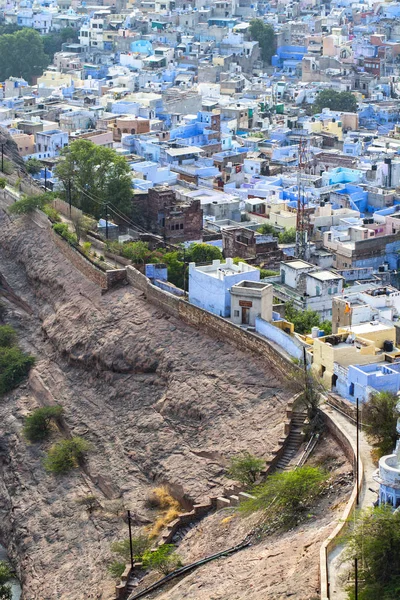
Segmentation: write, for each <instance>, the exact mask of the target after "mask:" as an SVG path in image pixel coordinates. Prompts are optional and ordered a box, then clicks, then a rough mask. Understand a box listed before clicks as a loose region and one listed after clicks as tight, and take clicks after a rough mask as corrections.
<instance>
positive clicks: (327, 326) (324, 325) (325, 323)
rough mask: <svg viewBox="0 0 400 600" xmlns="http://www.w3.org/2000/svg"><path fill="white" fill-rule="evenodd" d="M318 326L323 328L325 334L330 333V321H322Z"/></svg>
mask: <svg viewBox="0 0 400 600" xmlns="http://www.w3.org/2000/svg"><path fill="white" fill-rule="evenodd" d="M319 328H320V329H322V330H323V332H324V333H325V335H330V334H331V333H332V322H331V321H322V323H321V325H320V326H319Z"/></svg>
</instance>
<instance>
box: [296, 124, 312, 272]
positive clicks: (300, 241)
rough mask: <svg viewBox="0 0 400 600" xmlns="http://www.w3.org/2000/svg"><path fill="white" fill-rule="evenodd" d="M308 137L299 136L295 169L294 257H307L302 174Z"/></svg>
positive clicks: (306, 223) (306, 227)
mask: <svg viewBox="0 0 400 600" xmlns="http://www.w3.org/2000/svg"><path fill="white" fill-rule="evenodd" d="M308 142H309V140H308V137H307V135H301V136H300V138H299V164H298V170H297V220H296V250H295V253H296V258H301V259H303V260H304V259H307V258H308V234H309V229H310V226H309V222H308V211H306V198H305V185H304V178H303V175H304V173H305V170H306V167H307V164H308Z"/></svg>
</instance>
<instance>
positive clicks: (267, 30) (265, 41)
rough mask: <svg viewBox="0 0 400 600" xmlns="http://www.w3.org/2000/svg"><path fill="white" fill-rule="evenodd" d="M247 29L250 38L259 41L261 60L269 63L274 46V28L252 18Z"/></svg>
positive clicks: (273, 52)
mask: <svg viewBox="0 0 400 600" xmlns="http://www.w3.org/2000/svg"><path fill="white" fill-rule="evenodd" d="M249 31H250V36H251V38H252V39H253V40H255V41H256V42H258V43H259V46H260V50H261V58H262V60H263V61H264V62H266V63H268V64H270V63H271V58H272V56H273V55H274V54H275V48H276V43H275V32H274V28H273V27H272V26H271V25H268V23H264V21H262V20H261V19H252V20H251V21H250V30H249Z"/></svg>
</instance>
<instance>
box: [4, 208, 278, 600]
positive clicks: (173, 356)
mask: <svg viewBox="0 0 400 600" xmlns="http://www.w3.org/2000/svg"><path fill="white" fill-rule="evenodd" d="M0 272H1V273H2V274H3V275H4V276H5V277H6V279H7V281H8V283H9V284H10V286H11V287H12V289H13V291H14V292H15V293H16V294H18V295H19V296H20V297H21V298H22V299H23V300H24V301H25V302H27V304H28V305H29V306H30V307H31V309H32V311H33V314H32V315H29V314H27V313H25V312H24V311H23V310H22V309H21V308H20V307H16V306H15V305H14V306H12V305H10V304H8V306H9V310H8V313H7V320H8V321H9V322H11V323H12V324H13V325H14V326H16V327H17V328H18V330H19V332H20V336H21V342H22V344H23V346H24V348H25V349H27V350H29V351H32V352H33V353H35V354H36V356H37V364H36V367H35V369H34V371H33V373H32V375H31V386H23V387H22V388H20V389H19V390H17V391H16V392H14V393H12V394H10V395H9V396H8V397H6V398H3V399H1V400H0V411H1V415H2V419H1V422H0V538H2V539H3V540H4V541H5V543H6V544H7V546H8V549H9V551H10V554H11V555H12V556H13V557H14V558H15V559H16V561H17V562H18V564H19V566H20V571H21V577H22V580H23V584H24V598H27V599H32V600H33V599H37V600H39V599H40V600H47V599H48V600H50V599H56V598H57V599H69V600H73V599H77V600H78V599H82V598H109V597H110V592H111V590H112V584H113V582H112V580H111V579H110V577H109V576H108V575H107V573H106V563H107V561H108V560H109V558H110V552H109V546H110V542H111V541H112V540H113V539H116V538H120V537H121V536H126V525H125V524H124V522H123V521H122V519H121V518H119V517H117V516H115V512H118V511H117V510H116V504H117V502H121V504H122V503H123V504H124V505H125V506H127V507H129V508H130V509H131V510H133V511H134V512H135V513H137V514H138V515H139V516H138V522H139V521H140V520H141V516H145V513H146V511H145V508H144V501H145V498H146V494H147V493H148V491H149V489H150V488H151V487H152V486H153V485H154V482H159V481H168V482H170V483H173V484H176V486H177V489H179V490H180V491H181V492H182V493H185V494H187V495H188V496H190V497H192V498H193V499H196V500H198V499H200V498H202V497H205V496H207V495H208V494H209V493H215V492H218V491H220V490H221V487H222V484H223V482H224V478H223V471H224V470H223V465H224V461H225V458H226V457H227V456H229V455H230V454H232V453H234V452H237V451H239V450H242V449H249V450H251V451H252V452H254V453H255V454H259V455H267V454H268V453H269V451H270V450H271V449H272V448H273V447H274V446H275V445H276V443H277V440H278V438H279V437H280V436H281V434H282V426H281V422H282V419H283V415H284V409H285V405H286V402H287V400H288V398H289V393H288V392H286V391H285V389H284V383H283V382H282V381H279V380H278V379H277V378H276V376H275V375H274V370H273V366H272V365H266V364H265V363H264V362H262V361H261V360H259V359H256V358H254V357H253V356H250V355H247V354H245V353H242V352H239V351H238V350H236V349H235V348H233V347H232V346H231V345H229V344H227V343H224V342H223V341H217V340H216V339H213V338H210V337H208V336H207V335H205V334H203V333H201V332H198V331H196V330H194V329H191V328H190V327H188V326H185V325H184V324H182V323H181V322H179V321H177V320H175V319H173V318H170V317H168V315H166V314H164V313H163V312H162V311H161V310H160V309H158V308H155V307H154V306H152V305H150V304H148V303H146V302H145V301H144V299H143V298H142V296H141V294H140V293H139V292H137V291H135V290H134V289H133V288H131V287H125V288H121V289H119V290H115V291H113V292H110V293H108V294H106V295H104V296H101V295H100V291H99V289H98V288H97V287H96V286H95V285H94V284H92V283H91V282H89V281H88V280H86V279H85V278H84V277H83V276H82V275H81V274H80V273H79V272H78V271H77V270H76V269H75V268H74V267H73V266H72V265H71V264H70V263H69V262H68V261H67V260H66V259H65V258H64V256H63V255H62V254H61V253H60V252H59V250H58V249H57V248H56V247H55V246H54V244H53V242H52V240H51V237H50V236H49V233H48V231H47V230H46V229H45V228H43V229H42V228H40V227H38V226H37V225H35V224H33V223H32V222H31V221H30V220H29V219H25V220H17V221H15V222H13V223H12V222H10V221H9V219H8V218H7V217H5V216H4V214H3V213H1V214H0ZM52 399H54V400H56V401H57V402H59V403H61V404H62V405H63V407H64V409H65V416H66V426H67V428H68V430H69V432H70V433H72V434H76V435H82V436H84V437H85V438H86V439H87V440H89V441H90V442H91V443H92V445H93V451H92V453H91V454H90V457H89V459H88V462H87V467H86V473H84V472H82V471H79V472H78V471H77V472H76V473H74V474H71V475H70V476H68V477H64V478H55V477H53V476H50V475H48V474H47V473H46V472H45V471H44V469H43V466H42V460H43V456H44V450H45V449H46V447H45V445H42V446H40V445H29V444H27V443H26V442H25V440H24V439H23V437H22V435H21V428H22V424H23V416H24V414H26V413H27V412H29V411H30V410H31V409H32V408H34V407H36V406H37V405H38V403H39V402H43V401H52ZM88 493H94V494H95V495H96V496H97V497H98V498H99V501H100V502H101V505H102V510H100V511H96V512H95V513H94V514H93V515H91V516H89V515H88V514H87V512H86V511H85V510H84V509H83V508H82V506H81V505H80V504H79V503H78V502H77V499H79V498H82V497H83V496H85V495H87V494H88ZM117 499H118V500H117Z"/></svg>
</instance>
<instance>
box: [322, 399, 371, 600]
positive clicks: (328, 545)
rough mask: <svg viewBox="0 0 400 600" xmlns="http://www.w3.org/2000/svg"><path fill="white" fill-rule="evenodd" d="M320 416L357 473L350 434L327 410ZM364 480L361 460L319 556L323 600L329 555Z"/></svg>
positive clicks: (326, 595) (326, 593)
mask: <svg viewBox="0 0 400 600" xmlns="http://www.w3.org/2000/svg"><path fill="white" fill-rule="evenodd" d="M320 414H321V415H322V417H323V419H324V422H325V425H326V427H327V429H328V431H329V432H330V433H331V435H332V436H333V437H334V438H335V439H336V440H337V442H338V443H339V445H340V447H341V448H342V449H343V450H344V453H345V455H346V457H347V459H348V460H349V461H350V462H351V463H352V464H353V468H354V471H355V466H356V456H357V454H356V452H357V450H356V445H355V442H354V441H353V440H352V439H351V437H349V436H348V434H347V433H346V432H345V431H344V430H343V429H342V428H341V427H340V426H339V425H338V423H335V421H334V419H333V418H332V417H331V416H330V415H329V413H328V412H326V410H325V409H323V408H321V409H320ZM363 480H364V467H363V463H362V461H361V458H359V473H358V482H355V483H354V487H353V491H352V493H351V496H350V498H349V500H348V502H347V504H346V507H345V509H344V511H343V514H342V516H341V518H340V522H339V523H338V525H337V526H336V527H335V529H334V530H333V531H332V533H331V534H330V535H329V536H328V537H327V538H326V540H325V541H324V542H323V544H322V546H321V548H320V555H319V567H320V590H321V600H329V598H330V594H329V569H328V557H329V554H330V553H331V552H332V550H334V548H335V547H336V546H337V544H338V541H339V537H340V535H341V534H342V533H344V531H345V529H346V528H347V526H348V521H349V518H350V516H351V514H352V512H353V510H354V509H355V507H356V503H357V489H358V491H359V492H360V491H361V488H362V484H363Z"/></svg>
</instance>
